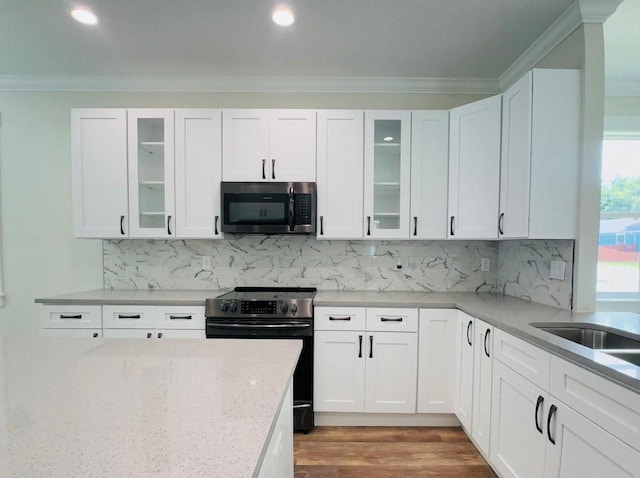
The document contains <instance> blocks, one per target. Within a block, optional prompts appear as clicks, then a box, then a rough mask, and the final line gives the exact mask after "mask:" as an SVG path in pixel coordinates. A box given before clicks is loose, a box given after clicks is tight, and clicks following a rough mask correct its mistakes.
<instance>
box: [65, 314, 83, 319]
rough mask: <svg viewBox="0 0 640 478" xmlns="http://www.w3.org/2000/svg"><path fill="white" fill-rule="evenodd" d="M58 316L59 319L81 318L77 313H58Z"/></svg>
mask: <svg viewBox="0 0 640 478" xmlns="http://www.w3.org/2000/svg"><path fill="white" fill-rule="evenodd" d="M60 318H61V319H82V314H78V315H64V314H60Z"/></svg>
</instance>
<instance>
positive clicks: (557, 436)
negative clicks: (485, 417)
mask: <svg viewBox="0 0 640 478" xmlns="http://www.w3.org/2000/svg"><path fill="white" fill-rule="evenodd" d="M499 332H500V334H499V335H498V334H497V335H496V339H497V341H498V343H500V344H501V349H502V352H501V353H496V360H495V361H494V364H493V367H494V369H493V390H492V410H491V447H490V454H489V462H490V464H491V466H492V467H493V468H494V469H495V470H496V471H497V472H498V473H499V475H500V476H501V477H504V478H512V477H514V478H515V477H517V478H527V477H530V478H537V477H543V478H601V477H607V478H609V477H612V478H618V477H620V478H622V477H636V478H637V477H640V451H638V449H637V448H635V447H634V446H635V445H637V437H638V436H639V431H640V425H639V423H640V421H639V420H638V418H639V417H640V397H639V396H638V394H636V393H633V392H631V391H629V390H626V389H624V388H622V387H620V386H618V385H615V384H613V383H612V382H611V381H608V380H606V379H603V378H601V377H598V376H596V375H595V374H593V373H592V372H589V371H587V370H585V369H583V368H581V367H578V366H576V365H573V364H570V363H569V362H567V361H565V360H562V359H560V358H558V357H556V356H553V355H552V356H550V359H549V354H547V353H546V352H544V351H541V350H540V349H538V348H537V347H535V346H532V345H531V344H528V343H525V342H523V341H521V340H520V339H517V338H514V337H511V336H510V335H509V334H505V333H504V332H502V331H499ZM518 349H520V350H518ZM505 351H506V352H508V353H503V352H505ZM519 352H521V353H519ZM532 352H533V353H532ZM545 355H547V357H546V358H545ZM524 357H528V358H527V360H526V361H523V360H514V358H524ZM503 360H504V362H505V363H503ZM506 363H508V364H509V365H508V366H507V365H506ZM511 367H513V369H512V368H511ZM545 369H546V370H545ZM515 370H518V371H517V372H516V371H515ZM525 374H526V375H527V377H532V379H534V380H536V383H535V384H534V383H533V382H532V381H530V380H529V379H528V378H525ZM549 378H550V379H549ZM541 386H544V387H545V388H541ZM558 397H561V398H562V401H561V400H560V399H559V398H558ZM568 403H571V406H570V405H569V404H568ZM573 407H575V408H573ZM630 445H633V446H630Z"/></svg>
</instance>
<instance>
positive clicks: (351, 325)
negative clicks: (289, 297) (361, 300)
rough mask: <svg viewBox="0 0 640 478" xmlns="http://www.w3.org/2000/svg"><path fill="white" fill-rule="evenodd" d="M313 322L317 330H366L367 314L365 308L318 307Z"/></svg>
mask: <svg viewBox="0 0 640 478" xmlns="http://www.w3.org/2000/svg"><path fill="white" fill-rule="evenodd" d="M313 321H314V328H315V330H364V329H365V326H366V313H365V308H364V307H316V308H315V309H314V317H313Z"/></svg>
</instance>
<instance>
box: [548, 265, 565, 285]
mask: <svg viewBox="0 0 640 478" xmlns="http://www.w3.org/2000/svg"><path fill="white" fill-rule="evenodd" d="M565 264H566V263H565V262H564V261H551V267H550V270H549V279H557V280H564V266H565Z"/></svg>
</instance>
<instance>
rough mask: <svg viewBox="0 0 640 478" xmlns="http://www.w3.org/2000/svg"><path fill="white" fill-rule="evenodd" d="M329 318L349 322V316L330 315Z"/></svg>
mask: <svg viewBox="0 0 640 478" xmlns="http://www.w3.org/2000/svg"><path fill="white" fill-rule="evenodd" d="M329 320H344V321H347V322H349V321H350V320H351V317H332V316H329Z"/></svg>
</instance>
